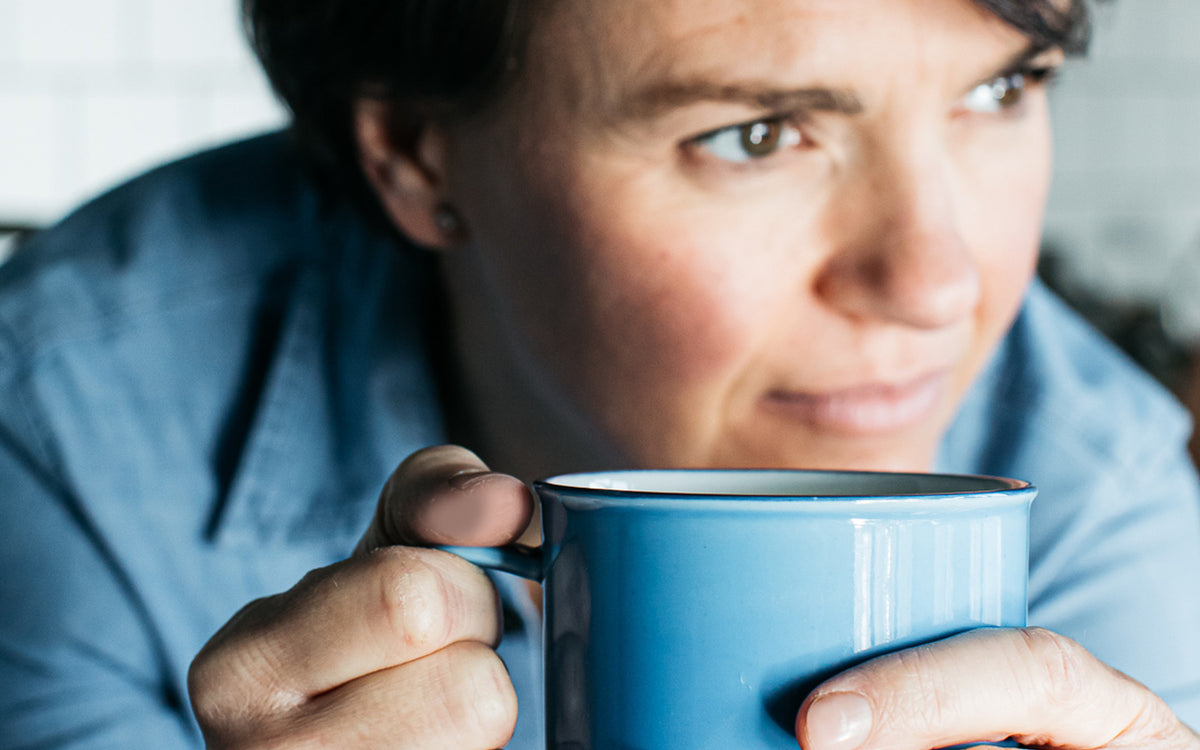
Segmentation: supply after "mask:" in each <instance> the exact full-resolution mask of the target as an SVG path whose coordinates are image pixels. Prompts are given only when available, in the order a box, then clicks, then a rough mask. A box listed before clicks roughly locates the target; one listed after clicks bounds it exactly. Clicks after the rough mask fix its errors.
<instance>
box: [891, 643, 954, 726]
mask: <svg viewBox="0 0 1200 750" xmlns="http://www.w3.org/2000/svg"><path fill="white" fill-rule="evenodd" d="M895 658H896V661H897V664H898V666H899V671H898V675H899V680H898V682H897V683H896V685H895V688H896V689H894V690H893V691H891V692H892V695H893V696H894V698H895V700H896V702H897V703H900V704H902V706H900V707H899V708H901V709H902V713H901V715H907V717H908V723H909V726H910V727H911V728H912V729H913V730H915V731H917V732H919V733H921V734H922V735H925V734H929V733H936V732H938V731H939V730H940V729H941V727H942V726H943V725H944V724H945V722H946V720H947V716H948V715H950V714H951V713H952V706H951V705H950V702H949V701H950V700H951V695H950V694H948V691H947V688H946V685H945V679H944V677H943V671H942V670H941V669H939V668H938V663H937V659H936V655H935V654H934V653H933V651H932V650H931V648H930V647H929V646H917V647H915V648H911V649H906V650H904V651H899V652H897V653H896V654H895Z"/></svg>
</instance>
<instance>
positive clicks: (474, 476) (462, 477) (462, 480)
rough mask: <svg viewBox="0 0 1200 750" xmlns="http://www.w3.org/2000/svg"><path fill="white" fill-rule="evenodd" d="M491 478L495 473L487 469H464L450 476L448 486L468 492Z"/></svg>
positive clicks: (447, 481)
mask: <svg viewBox="0 0 1200 750" xmlns="http://www.w3.org/2000/svg"><path fill="white" fill-rule="evenodd" d="M491 476H493V472H490V471H488V470H487V469H463V470H462V471H459V472H456V473H454V474H452V475H450V478H449V479H447V480H446V484H448V485H450V486H451V487H453V488H454V489H456V490H468V489H470V488H472V487H474V486H475V485H477V484H479V483H480V482H483V481H484V480H486V479H487V478H489V477H491Z"/></svg>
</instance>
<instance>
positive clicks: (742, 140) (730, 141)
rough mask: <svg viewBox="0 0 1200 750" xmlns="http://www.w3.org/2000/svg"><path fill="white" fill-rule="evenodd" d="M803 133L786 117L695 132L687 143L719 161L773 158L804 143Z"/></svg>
mask: <svg viewBox="0 0 1200 750" xmlns="http://www.w3.org/2000/svg"><path fill="white" fill-rule="evenodd" d="M804 142H805V141H804V136H803V135H802V134H801V133H800V130H799V129H798V128H797V127H796V126H795V125H792V124H790V123H789V122H788V121H787V119H786V118H778V117H776V118H770V119H762V120H754V121H753V122H745V123H742V124H740V125H730V126H729V127H725V128H721V129H719V130H714V131H712V132H710V133H705V134H704V135H701V136H697V137H695V138H693V139H691V141H690V147H692V148H695V149H697V150H699V151H702V152H704V153H705V154H707V155H708V156H711V157H713V158H716V159H718V160H720V161H725V162H732V163H745V162H750V161H763V162H770V161H773V160H772V159H771V157H774V156H777V155H778V154H780V153H782V152H784V151H786V150H787V149H789V148H795V147H797V146H800V145H801V144H803V143H804Z"/></svg>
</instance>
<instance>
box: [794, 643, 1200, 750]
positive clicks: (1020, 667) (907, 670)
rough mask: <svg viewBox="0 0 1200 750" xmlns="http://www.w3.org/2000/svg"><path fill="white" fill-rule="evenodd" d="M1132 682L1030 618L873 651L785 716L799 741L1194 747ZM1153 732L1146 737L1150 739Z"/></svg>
mask: <svg viewBox="0 0 1200 750" xmlns="http://www.w3.org/2000/svg"><path fill="white" fill-rule="evenodd" d="M1188 735H1190V730H1188V729H1187V728H1186V727H1185V726H1183V725H1182V724H1181V723H1180V722H1179V721H1178V720H1177V719H1176V718H1175V717H1174V715H1173V714H1172V713H1171V711H1170V709H1169V708H1167V706H1166V704H1164V703H1163V702H1162V701H1161V700H1159V699H1158V698H1157V697H1156V696H1155V695H1154V694H1153V693H1151V692H1150V691H1149V690H1147V689H1146V688H1145V687H1143V686H1142V685H1140V684H1139V683H1137V682H1135V681H1133V680H1131V679H1130V678H1128V677H1126V676H1125V675H1123V674H1121V673H1120V672H1117V671H1116V670H1113V669H1111V668H1110V667H1107V666H1106V665H1104V664H1102V663H1101V662H1100V661H1099V660H1097V659H1096V658H1095V657H1093V656H1092V655H1091V654H1089V653H1088V652H1087V651H1085V650H1084V649H1083V648H1082V647H1081V646H1079V645H1078V644H1077V643H1075V642H1074V641H1072V640H1070V639H1069V638H1065V637H1063V636H1059V635H1056V634H1054V633H1051V632H1049V631H1046V630H1042V629H1039V628H1030V629H1019V630H1002V629H983V630H976V631H972V632H969V633H964V634H962V635H958V636H955V637H953V638H948V639H946V640H943V641H939V642H937V643H932V644H928V645H925V646H918V647H916V648H912V649H907V650H905V651H900V652H897V653H894V654H889V655H886V656H882V657H879V658H877V659H873V660H871V661H868V662H866V663H864V664H862V665H859V666H858V667H855V668H853V669H850V670H848V671H846V672H843V673H842V674H839V675H838V676H836V677H834V678H832V679H830V680H828V681H826V682H825V683H823V684H822V685H821V686H819V687H818V688H817V689H816V690H815V691H814V692H813V693H812V695H810V696H809V697H808V698H807V699H806V700H805V702H804V705H802V706H801V708H800V713H799V715H798V716H797V719H796V736H797V737H798V738H799V739H800V744H801V745H802V746H803V747H804V748H805V750H853V749H854V748H895V749H896V750H903V749H906V748H911V749H912V750H925V749H926V748H930V747H942V746H946V745H954V744H958V743H966V742H981V741H998V740H1003V739H1007V738H1012V739H1015V740H1016V741H1018V742H1020V743H1021V744H1024V745H1035V746H1066V747H1074V748H1101V747H1114V748H1115V747H1139V746H1140V747H1146V746H1150V745H1153V746H1155V747H1172V748H1176V747H1178V748H1183V747H1197V745H1194V744H1174V745H1158V744H1157V743H1158V742H1160V741H1161V740H1162V738H1163V737H1164V736H1171V737H1174V738H1175V739H1176V740H1178V742H1179V743H1186V742H1188V741H1190V740H1188ZM1151 740H1154V742H1151Z"/></svg>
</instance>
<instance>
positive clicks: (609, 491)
mask: <svg viewBox="0 0 1200 750" xmlns="http://www.w3.org/2000/svg"><path fill="white" fill-rule="evenodd" d="M682 475H686V476H689V477H700V476H702V475H709V476H710V477H711V478H712V479H714V480H717V479H721V480H728V479H729V478H730V477H734V476H737V475H749V476H753V477H757V478H758V479H760V480H768V479H774V480H775V481H784V482H787V481H789V480H790V481H795V480H797V479H804V480H807V481H809V482H819V481H821V480H826V481H828V480H841V479H845V478H857V479H859V480H860V481H861V480H866V481H868V482H871V481H874V482H885V481H887V480H895V479H900V480H906V481H909V482H913V481H917V482H923V483H926V484H939V483H941V484H946V485H954V484H958V483H962V486H951V487H948V488H945V489H930V488H928V487H923V488H921V489H914V490H911V491H896V490H888V491H886V492H868V491H862V490H860V491H857V492H853V491H847V492H828V491H825V492H819V491H805V490H803V489H797V490H795V491H793V490H788V491H774V492H768V491H757V492H756V491H748V490H730V489H722V490H714V491H690V490H682V489H661V488H655V487H653V484H654V481H653V480H654V479H657V480H658V481H659V482H662V481H666V480H668V479H671V478H674V477H678V476H682ZM634 478H636V479H640V480H643V482H642V483H641V484H639V485H638V486H629V485H628V484H627V486H616V483H617V482H628V481H629V480H630V479H634ZM693 481H694V480H693ZM606 482H607V483H608V484H607V485H606V484H605V483H606ZM971 485H973V486H971ZM533 488H534V490H535V491H537V492H539V493H540V492H542V491H543V490H545V491H548V492H551V493H553V494H556V495H567V496H573V497H575V498H579V499H582V498H586V499H588V500H593V501H602V502H603V503H604V504H605V505H606V506H612V505H620V504H623V503H629V504H639V505H641V504H645V503H646V502H656V503H657V502H665V503H669V504H675V503H689V504H692V505H694V504H696V503H698V502H704V501H712V500H720V501H727V500H737V501H739V502H738V503H737V504H738V505H741V504H743V503H746V502H754V503H779V504H783V503H788V502H791V501H795V500H807V501H810V502H807V503H805V505H812V504H813V503H821V502H822V501H829V502H836V503H846V502H854V503H856V504H866V503H871V504H874V503H882V504H894V503H911V502H912V501H914V500H919V499H922V498H926V499H931V500H933V499H937V498H947V497H953V498H958V497H980V496H988V495H992V496H995V495H998V496H1010V495H1018V496H1019V495H1024V494H1026V493H1029V492H1033V491H1036V488H1035V487H1034V485H1033V484H1032V483H1030V482H1027V481H1025V480H1023V479H1014V478H1010V477H1001V476H994V475H989V474H956V473H946V472H905V471H867V470H859V469H853V470H852V469H845V470H842V469H756V468H750V469H730V468H718V469H618V470H611V471H588V472H570V473H566V474H557V475H554V476H551V477H547V478H545V479H539V480H537V481H535V482H534V483H533Z"/></svg>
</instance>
